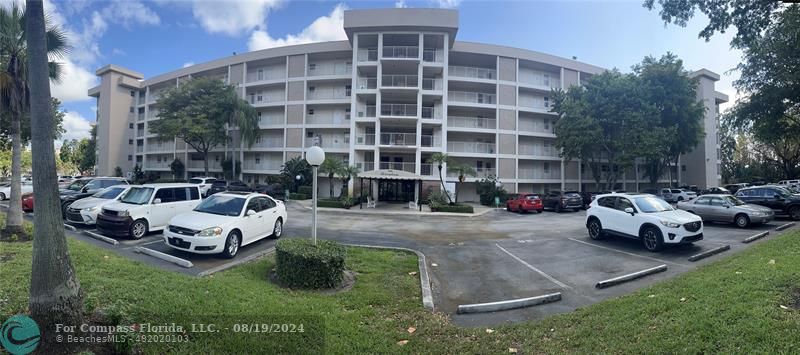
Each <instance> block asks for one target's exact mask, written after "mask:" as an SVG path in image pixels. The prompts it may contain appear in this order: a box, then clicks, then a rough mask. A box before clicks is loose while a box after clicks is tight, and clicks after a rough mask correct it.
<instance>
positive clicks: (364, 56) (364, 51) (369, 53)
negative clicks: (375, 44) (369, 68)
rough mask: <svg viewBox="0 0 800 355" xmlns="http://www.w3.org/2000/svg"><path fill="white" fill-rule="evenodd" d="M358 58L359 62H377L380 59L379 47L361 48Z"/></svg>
mask: <svg viewBox="0 0 800 355" xmlns="http://www.w3.org/2000/svg"><path fill="white" fill-rule="evenodd" d="M357 58H358V61H359V62H375V61H377V60H378V49H377V48H359V49H358V55H357Z"/></svg>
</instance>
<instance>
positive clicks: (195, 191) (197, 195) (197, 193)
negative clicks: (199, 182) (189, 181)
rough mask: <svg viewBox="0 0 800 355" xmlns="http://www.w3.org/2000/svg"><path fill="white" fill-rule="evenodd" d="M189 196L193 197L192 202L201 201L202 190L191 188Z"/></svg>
mask: <svg viewBox="0 0 800 355" xmlns="http://www.w3.org/2000/svg"><path fill="white" fill-rule="evenodd" d="M188 189H189V195H190V196H191V198H192V200H199V199H200V190H198V189H197V188H196V187H189V188H188Z"/></svg>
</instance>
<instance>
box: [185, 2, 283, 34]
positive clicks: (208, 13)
mask: <svg viewBox="0 0 800 355" xmlns="http://www.w3.org/2000/svg"><path fill="white" fill-rule="evenodd" d="M281 2H282V1H281V0H238V1H233V0H224V1H202V0H201V1H195V2H194V3H193V4H192V13H193V14H194V18H195V19H197V20H198V21H199V22H200V25H201V26H202V27H203V28H204V29H205V30H206V31H208V32H209V33H223V34H226V35H229V36H236V35H238V34H241V33H242V32H247V31H250V30H252V29H254V28H258V27H262V26H264V24H265V21H266V19H267V15H268V14H269V10H270V9H273V8H275V7H278V6H279V5H280V4H281Z"/></svg>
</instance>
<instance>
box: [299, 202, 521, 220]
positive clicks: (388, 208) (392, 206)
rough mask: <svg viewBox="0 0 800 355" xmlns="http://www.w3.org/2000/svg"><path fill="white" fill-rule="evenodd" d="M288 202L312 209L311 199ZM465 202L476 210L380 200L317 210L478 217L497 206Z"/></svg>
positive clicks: (387, 214) (381, 214)
mask: <svg viewBox="0 0 800 355" xmlns="http://www.w3.org/2000/svg"><path fill="white" fill-rule="evenodd" d="M286 203H287V204H295V205H298V206H300V207H302V208H305V209H307V210H310V209H311V200H290V201H286ZM464 204H465V205H470V206H472V210H473V211H474V213H454V212H431V209H430V207H428V205H422V211H420V210H418V209H409V208H408V203H390V202H378V207H376V208H367V204H366V203H365V204H364V208H363V209H362V208H359V206H358V205H355V206H353V207H350V209H344V208H329V207H318V208H317V210H318V211H320V212H335V213H351V214H366V215H379V216H396V215H404V216H428V217H441V216H448V217H477V216H483V215H484V214H486V213H489V212H490V211H492V210H495V208H492V207H487V206H483V205H481V204H477V203H469V202H466V203H464ZM503 209H505V208H503Z"/></svg>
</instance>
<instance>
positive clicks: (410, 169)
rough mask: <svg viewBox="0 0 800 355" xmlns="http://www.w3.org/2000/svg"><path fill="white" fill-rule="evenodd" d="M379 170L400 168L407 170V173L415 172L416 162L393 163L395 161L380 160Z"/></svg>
mask: <svg viewBox="0 0 800 355" xmlns="http://www.w3.org/2000/svg"><path fill="white" fill-rule="evenodd" d="M380 168H381V170H383V169H393V170H402V171H407V172H409V173H415V172H416V171H417V164H416V163H395V162H383V161H382V162H381V163H380Z"/></svg>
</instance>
